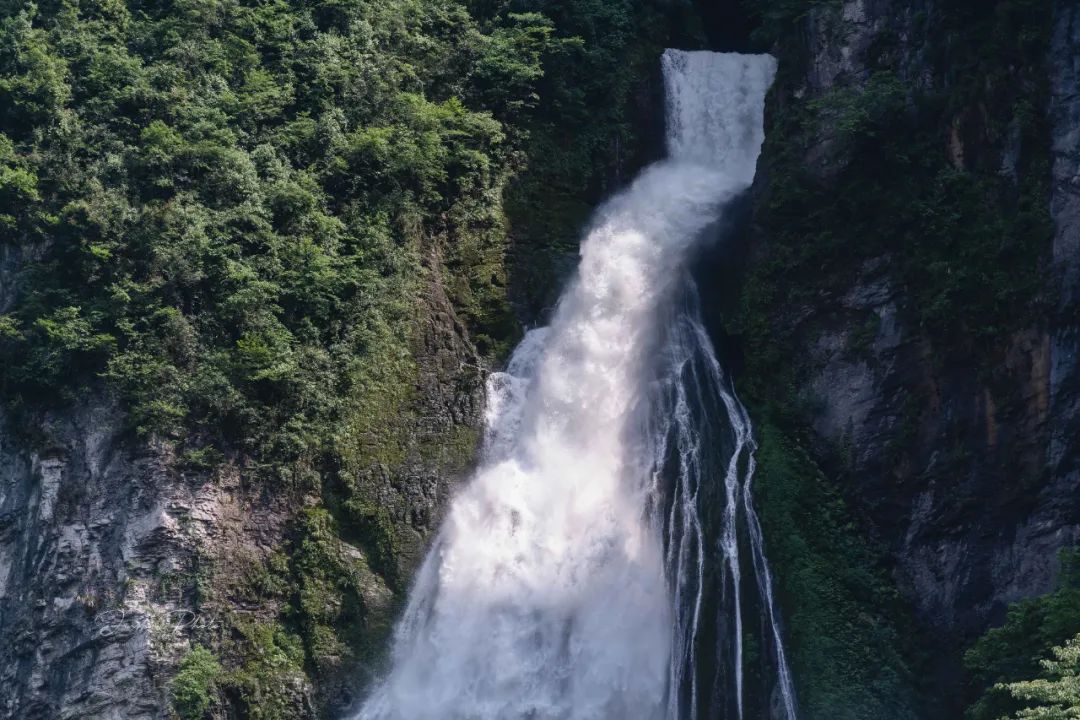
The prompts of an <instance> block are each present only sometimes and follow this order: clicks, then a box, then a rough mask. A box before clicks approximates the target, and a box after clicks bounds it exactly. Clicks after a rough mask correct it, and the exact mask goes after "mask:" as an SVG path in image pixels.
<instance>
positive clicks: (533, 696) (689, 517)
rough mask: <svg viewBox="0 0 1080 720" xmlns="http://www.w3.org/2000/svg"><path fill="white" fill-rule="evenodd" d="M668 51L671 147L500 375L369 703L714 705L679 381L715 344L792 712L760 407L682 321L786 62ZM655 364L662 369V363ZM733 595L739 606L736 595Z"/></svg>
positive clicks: (601, 221)
mask: <svg viewBox="0 0 1080 720" xmlns="http://www.w3.org/2000/svg"><path fill="white" fill-rule="evenodd" d="M663 69H664V78H665V86H666V91H667V108H666V111H667V126H668V130H667V145H668V159H667V160H665V161H663V162H659V163H656V164H654V165H652V166H650V167H649V168H647V169H646V170H644V171H643V172H642V174H641V175H640V176H639V177H638V178H637V179H636V181H635V182H634V183H633V184H632V185H631V186H630V187H629V188H627V189H626V190H625V191H623V192H622V193H620V194H619V195H617V196H615V197H614V198H612V199H611V200H610V201H608V202H607V203H606V204H605V205H604V206H603V207H602V208H601V209H600V211H599V212H598V213H597V217H596V220H595V221H594V225H593V229H592V230H591V231H590V232H589V234H588V236H587V238H586V240H585V241H584V243H583V245H582V256H581V264H580V268H579V271H578V276H577V278H576V279H575V280H574V282H573V283H572V284H571V285H570V286H569V287H568V289H567V290H566V292H565V293H564V295H563V298H562V300H561V301H560V303H559V307H558V309H557V311H556V313H555V315H554V318H553V320H552V322H551V325H550V326H549V327H548V328H544V329H540V330H534V331H531V332H530V333H528V334H527V335H526V337H525V339H524V340H523V341H522V343H521V344H520V345H519V346H518V348H517V350H516V351H515V352H514V355H513V357H512V359H511V361H510V363H509V365H508V367H507V369H506V371H505V372H501V373H494V374H493V375H492V376H491V377H490V379H489V381H488V416H487V423H488V431H487V437H486V443H485V448H484V454H483V458H482V462H481V465H480V467H479V469H478V470H477V472H476V474H475V476H474V477H473V478H472V480H471V481H470V482H469V484H468V485H467V486H466V487H465V488H464V489H463V490H462V492H461V493H460V495H458V496H457V497H456V498H455V499H454V501H453V503H452V505H451V508H450V511H449V514H448V516H447V518H446V520H445V522H444V525H443V527H442V529H441V531H440V533H439V535H438V537H437V539H436V541H435V544H434V547H433V548H432V550H431V552H430V553H429V555H428V557H427V558H426V560H425V562H424V564H423V566H422V568H421V570H420V573H419V574H418V577H417V580H416V585H415V587H414V588H413V590H412V593H411V595H410V598H409V603H408V606H407V608H406V611H405V614H404V617H403V619H402V621H401V624H400V625H399V627H398V630H397V633H396V637H395V645H394V650H393V658H392V667H391V669H390V671H389V674H388V675H387V677H386V678H385V679H384V680H383V681H382V682H380V683H379V684H378V685H377V686H376V687H375V688H374V690H373V692H372V694H371V696H370V697H369V698H368V699H367V700H366V702H365V703H364V704H363V706H362V707H361V709H360V711H359V714H358V716H357V717H358V718H359V719H360V720H556V719H558V720H654V719H655V720H660V719H661V718H665V719H667V720H684V719H685V718H696V717H697V713H698V710H697V708H698V704H699V701H698V698H697V695H698V693H697V690H696V689H694V691H693V692H692V693H691V694H690V695H689V696H687V695H686V691H685V690H684V688H685V687H686V683H687V679H688V671H687V668H690V671H689V675H693V674H694V673H693V668H694V657H693V655H694V652H695V649H694V648H695V638H696V628H697V623H698V617H697V616H699V615H700V604H701V600H700V599H701V597H702V594H703V592H704V590H703V586H704V583H703V580H702V578H703V575H702V573H703V569H702V568H703V566H704V564H705V563H706V562H707V561H709V559H708V558H707V555H708V554H709V553H708V552H707V548H705V546H704V543H705V542H706V541H705V533H704V531H703V530H702V525H701V523H700V522H699V521H698V518H697V513H698V508H697V507H695V502H696V497H697V493H696V486H697V485H698V484H700V482H701V479H702V478H701V476H700V469H694V465H695V461H694V458H693V457H691V455H692V454H693V453H694V452H695V449H694V448H693V447H692V446H693V438H694V437H695V435H694V430H693V428H691V427H689V415H688V414H686V413H683V414H682V415H680V413H681V412H682V411H681V410H679V409H678V408H677V407H675V406H676V405H677V404H678V403H677V402H676V403H675V404H674V405H672V403H671V402H670V399H671V398H672V397H675V396H677V395H678V389H679V388H681V389H682V391H683V394H684V395H685V391H686V388H687V387H688V386H687V385H686V383H685V382H684V379H683V378H684V376H685V374H686V373H685V369H686V367H687V366H688V363H689V362H690V361H691V358H692V356H694V355H695V354H699V353H702V352H704V353H706V354H707V357H708V359H709V360H710V361H711V363H712V365H710V367H714V371H715V373H716V377H715V382H714V383H713V384H712V385H711V386H710V387H712V388H714V389H715V392H718V393H721V394H722V397H723V407H724V409H725V412H726V413H727V414H728V416H729V422H730V427H731V428H732V431H733V432H734V433H735V435H736V444H737V448H736V449H735V451H734V452H733V453H732V457H731V460H730V463H729V466H730V469H729V471H728V472H727V477H726V486H725V487H726V506H725V507H726V510H725V512H726V515H725V517H726V518H729V520H730V522H728V521H727V520H725V524H724V527H723V530H722V532H721V536H722V537H721V539H720V542H721V547H720V549H719V550H720V554H721V555H722V556H723V560H724V562H725V563H726V566H727V567H728V568H729V569H730V571H731V572H732V573H734V574H736V581H735V584H734V587H735V588H736V592H737V588H738V581H737V573H738V571H739V561H738V542H737V533H736V527H737V520H738V518H739V517H740V516H741V517H743V518H744V522H748V535H749V538H750V541H751V545H752V548H753V551H752V554H753V562H754V568H755V571H756V573H755V574H756V576H757V579H758V584H759V589H760V590H761V595H762V597H763V602H762V606H763V608H767V610H766V612H767V615H768V623H769V627H770V628H771V629H772V632H773V633H775V638H776V642H775V646H776V652H775V654H776V655H777V663H776V665H777V672H778V675H779V676H780V677H779V679H778V680H777V683H776V684H777V687H778V689H779V691H780V694H781V695H782V696H783V697H784V700H785V702H786V703H788V705H787V711H786V718H785V720H794V699H793V693H791V682H790V673H789V672H788V670H787V664H786V661H785V660H784V657H783V649H782V645H781V644H780V642H779V639H780V635H779V628H778V625H777V623H776V617H775V610H774V608H773V606H772V601H771V594H772V589H771V580H770V579H769V574H768V568H767V566H766V564H765V557H764V553H763V552H762V548H761V532H760V527H758V525H757V521H756V515H755V514H754V510H753V505H752V502H751V497H750V494H749V481H750V475H751V473H752V458H751V457H750V454H751V453H752V449H753V440H752V437H751V430H750V425H749V421H748V419H747V417H746V413H745V410H743V409H742V406H741V405H740V404H739V403H738V401H737V400H736V399H735V396H734V393H733V392H731V391H730V390H729V386H728V384H727V383H726V381H725V380H724V378H723V376H722V372H721V370H720V366H719V364H718V363H717V362H716V359H715V357H714V355H713V352H712V347H711V345H708V338H707V336H705V334H704V331H703V330H701V326H700V323H699V322H698V320H697V314H696V312H697V311H696V306H695V309H694V314H693V316H692V317H682V319H681V321H680V322H679V323H676V324H675V325H673V326H670V327H669V323H667V322H666V321H665V318H666V315H665V313H670V311H671V309H672V307H673V306H674V305H675V304H676V303H677V298H679V297H682V296H683V295H685V282H686V280H687V274H686V272H685V264H686V260H687V256H688V251H689V250H690V249H691V247H692V246H693V244H694V243H695V241H697V240H698V239H699V238H700V237H701V236H702V235H703V233H704V231H705V230H706V229H707V228H708V227H709V226H710V225H712V224H714V223H715V222H716V221H717V220H718V219H719V217H720V214H721V211H722V209H723V207H724V205H725V204H726V203H727V202H728V201H730V200H731V199H732V198H733V197H734V196H736V195H737V194H738V193H740V192H741V191H743V190H745V189H746V188H747V187H748V186H749V185H750V183H751V181H752V180H753V177H754V171H755V166H756V163H757V156H758V153H759V151H760V147H761V143H762V140H763V108H764V98H765V93H766V92H767V90H768V88H769V85H770V84H771V82H772V78H773V75H774V73H775V61H774V60H773V59H772V58H771V57H769V56H746V55H736V54H718V53H706V52H681V51H672V50H669V51H667V52H665V53H664V56H663ZM688 323H689V324H688ZM687 328H692V329H693V331H694V332H692V333H689V334H688V333H687V332H685V331H686V329H687ZM691 336H692V337H691ZM658 359H666V361H663V360H662V361H661V362H659V363H658ZM658 373H660V374H661V375H665V376H666V379H665V381H663V382H660V383H657V382H655V379H656V377H657V374H658ZM684 404H685V399H684ZM680 417H682V420H680V419H679V418H680ZM643 418H645V419H644V420H643ZM673 444H674V445H678V446H679V454H680V458H681V459H680V460H679V462H678V467H679V470H678V478H677V479H676V481H675V484H676V487H675V488H674V489H671V488H665V487H664V482H663V481H662V479H661V475H662V473H661V472H660V470H659V466H660V465H661V464H663V463H664V462H665V460H664V457H665V454H666V452H667V450H666V449H667V448H668V447H669V446H672V445H673ZM744 455H746V458H744V459H743V460H742V461H740V458H742V457H743V456H744ZM740 462H741V463H742V467H741V468H740ZM687 468H691V469H690V470H689V471H688V470H687ZM690 485H694V488H691V487H690ZM740 500H741V503H740ZM668 508H670V510H669V509H668ZM740 508H741V510H740ZM669 513H670V517H668V516H669ZM675 515H678V516H679V517H678V519H677V521H672V518H674V517H675ZM695 594H696V595H695ZM766 596H768V599H764V598H765V597H766ZM695 604H696V607H695ZM735 612H736V614H737V616H738V617H739V620H737V623H736V625H737V627H741V612H742V610H741V605H740V604H739V603H738V601H736V602H735ZM735 635H736V636H735V637H734V638H731V639H730V642H732V643H735V644H737V645H739V647H740V649H739V650H738V654H737V655H736V661H735V668H736V673H735V674H736V676H737V678H738V680H737V687H738V690H737V692H738V694H739V695H740V697H739V700H738V709H739V710H738V712H739V716H740V717H741V715H742V699H741V693H742V680H741V677H742V670H741V642H742V639H741V631H739V632H737V633H735ZM691 682H696V681H691ZM683 696H686V697H688V698H689V699H685V698H684V699H680V697H683Z"/></svg>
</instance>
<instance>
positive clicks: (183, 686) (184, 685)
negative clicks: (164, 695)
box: [169, 645, 222, 720]
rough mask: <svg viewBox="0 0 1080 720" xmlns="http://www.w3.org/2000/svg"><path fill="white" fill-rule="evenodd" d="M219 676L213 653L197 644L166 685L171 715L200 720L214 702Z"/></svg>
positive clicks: (186, 719) (219, 671) (183, 718)
mask: <svg viewBox="0 0 1080 720" xmlns="http://www.w3.org/2000/svg"><path fill="white" fill-rule="evenodd" d="M221 674H222V669H221V663H219V662H218V661H217V658H215V657H214V654H213V653H211V652H210V651H209V650H207V649H206V648H204V647H202V646H200V645H196V646H195V647H193V648H192V649H191V650H190V651H188V653H187V655H185V656H184V659H183V660H181V661H180V669H179V670H178V671H177V673H176V675H175V676H174V677H173V679H172V681H171V682H170V683H169V694H170V696H171V697H172V709H173V712H175V713H176V714H177V715H178V716H179V717H180V718H181V720H202V718H203V717H204V716H205V715H206V711H207V710H209V709H210V705H211V703H212V702H213V698H214V696H215V694H216V692H217V688H216V684H217V681H218V679H219V678H220V677H221Z"/></svg>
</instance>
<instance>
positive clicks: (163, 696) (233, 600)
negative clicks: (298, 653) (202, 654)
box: [0, 248, 483, 720]
mask: <svg viewBox="0 0 1080 720" xmlns="http://www.w3.org/2000/svg"><path fill="white" fill-rule="evenodd" d="M3 253H4V254H3V255H2V256H0V301H4V302H5V303H6V302H7V301H8V300H10V298H11V297H13V296H14V294H15V292H16V286H17V279H18V270H19V268H20V267H21V266H22V262H23V261H24V260H25V258H24V257H22V256H21V255H20V253H19V252H18V251H15V250H12V249H10V248H8V249H3ZM437 262H438V259H437V258H433V264H435V267H432V268H429V269H428V272H427V276H428V279H429V281H428V284H427V286H426V288H425V291H424V292H423V294H422V297H423V302H422V303H421V305H420V306H419V307H418V310H417V315H416V332H415V340H414V342H413V355H414V362H415V366H416V375H415V383H416V386H415V387H414V388H412V389H411V390H410V391H409V392H408V393H406V395H407V396H408V397H410V398H412V400H411V401H410V403H409V405H408V407H405V408H403V409H402V412H401V414H400V415H399V416H396V417H393V418H390V419H388V420H386V421H385V422H386V424H388V425H394V431H393V433H391V436H392V437H393V438H394V441H395V443H400V445H397V446H395V453H396V455H397V461H396V462H394V463H392V464H387V463H375V464H373V465H371V466H370V467H369V468H368V469H366V470H364V471H362V472H360V473H359V474H358V477H355V478H353V479H352V480H351V481H350V482H352V483H355V484H356V485H358V486H360V488H361V494H362V496H363V497H364V498H365V499H366V500H367V501H368V502H370V503H374V504H375V505H377V506H378V507H379V508H380V510H381V512H383V513H385V516H386V517H387V518H388V520H389V522H390V523H391V525H392V533H393V542H394V552H395V556H394V557H395V561H396V563H397V572H396V573H395V574H396V575H397V577H398V578H408V577H409V575H410V574H411V571H412V568H413V566H414V565H415V564H416V563H417V562H418V561H419V559H420V557H421V555H422V553H423V550H424V548H425V546H426V542H427V538H428V536H429V535H430V533H431V532H433V531H434V529H436V528H437V527H438V521H439V518H440V516H441V512H442V508H443V507H444V505H445V503H446V500H447V498H448V497H449V495H450V493H451V492H452V489H453V487H454V484H455V482H456V480H457V479H458V478H459V477H460V476H461V473H462V472H463V471H464V469H465V468H466V467H467V466H468V464H469V463H470V461H471V459H472V455H473V452H474V451H475V447H476V442H477V439H478V437H479V428H480V425H481V416H482V411H483V382H482V377H483V370H482V368H481V363H480V360H479V359H478V357H477V355H476V352H475V350H474V349H473V348H472V345H471V344H470V342H469V340H468V333H467V331H466V329H465V328H464V327H463V326H462V325H461V323H460V322H459V321H458V320H457V317H456V315H455V312H454V308H453V307H452V305H451V303H450V302H449V301H448V300H447V298H446V294H445V292H443V291H442V289H441V285H440V284H439V282H438V277H439V270H438V266H437ZM0 309H2V308H0ZM245 463H246V461H245V459H244V458H242V457H239V456H236V457H231V458H229V459H228V460H227V461H226V462H225V463H224V464H222V465H220V466H218V467H216V468H214V469H213V470H210V469H191V465H190V463H185V462H184V461H183V459H182V458H178V457H176V456H175V453H174V450H173V448H172V447H171V446H170V445H169V444H167V443H163V442H158V441H153V440H146V439H141V438H138V437H136V436H134V435H133V434H132V433H131V432H130V431H129V430H128V426H127V424H126V423H125V417H124V413H123V410H122V408H120V407H119V406H118V404H117V403H116V402H114V401H113V400H112V399H111V397H110V396H109V395H108V393H107V392H106V391H104V390H96V391H88V392H87V394H86V395H85V396H84V397H82V398H81V399H80V400H79V401H77V402H75V403H73V404H72V405H70V406H68V407H64V408H59V409H55V410H51V411H39V412H37V413H36V414H33V413H27V414H26V415H24V416H20V418H19V419H18V422H16V421H15V420H14V419H13V418H11V417H9V416H7V415H3V416H0V718H11V719H12V720H15V719H16V718H17V719H18V720H57V719H61V718H72V719H74V718H79V719H80V720H91V719H99V720H119V719H120V718H123V719H124V720H157V719H159V718H166V717H169V716H170V712H169V707H170V703H169V697H168V681H169V680H170V678H171V677H173V676H174V674H175V672H176V670H177V666H178V662H179V661H180V659H181V658H182V657H183V656H184V654H185V653H186V652H187V651H188V649H189V648H190V647H191V646H192V643H193V642H195V641H198V642H200V643H204V644H207V645H211V646H214V645H215V643H216V642H217V640H215V638H220V637H221V636H222V634H223V633H224V634H225V640H227V639H228V633H230V632H232V630H231V628H234V627H244V626H262V627H270V628H273V627H276V625H275V623H277V622H278V621H279V620H280V618H281V616H282V613H283V612H284V611H285V606H286V603H287V602H288V601H289V598H290V592H291V590H289V589H286V590H285V591H284V592H281V591H279V592H271V593H266V594H260V593H259V592H252V583H253V582H254V581H253V580H252V578H253V577H260V576H265V574H266V572H267V570H266V568H268V567H272V566H273V563H274V562H275V558H283V557H286V558H287V556H288V553H289V552H290V548H292V547H293V545H294V544H295V542H296V540H295V538H293V537H292V535H293V534H294V533H295V526H296V522H297V518H298V514H299V513H301V512H302V511H304V510H305V508H312V507H319V506H321V505H322V504H323V502H324V500H323V499H321V498H320V496H319V493H318V489H317V486H316V487H312V486H310V485H307V486H304V485H303V484H302V483H293V484H284V485H281V484H279V485H274V486H267V485H264V484H263V481H259V480H256V477H255V476H254V475H253V474H252V472H251V471H249V470H246V469H245V467H246V465H245ZM330 542H331V544H332V545H333V549H332V550H333V552H334V553H335V554H336V555H339V557H340V558H341V563H342V565H343V566H344V567H347V568H350V570H349V572H350V573H351V574H352V577H353V578H354V580H355V582H356V587H357V592H358V594H359V596H360V597H359V598H358V599H357V600H356V601H357V602H359V603H360V604H361V605H362V606H363V607H364V612H365V618H366V622H368V623H369V624H370V623H374V622H375V621H376V619H377V620H378V623H380V624H381V626H380V629H379V630H378V633H376V634H377V637H372V642H373V643H376V644H378V645H380V646H381V644H382V643H383V641H384V639H385V625H386V623H387V622H389V618H390V617H392V613H393V608H394V607H395V596H394V593H393V592H392V590H391V589H390V587H388V584H387V583H388V581H387V579H386V578H384V577H382V576H380V575H378V574H377V573H374V572H372V571H371V569H370V567H369V565H370V563H369V560H370V558H368V557H367V556H366V554H365V551H364V550H362V549H361V548H359V547H357V546H356V545H353V544H350V542H348V541H347V540H346V539H345V538H336V539H332V540H331V541H330ZM281 572H285V573H286V575H284V576H280V575H279V576H278V580H276V581H275V582H278V583H279V584H280V582H281V581H282V580H283V579H284V580H286V581H287V578H288V575H287V573H288V572H289V571H288V570H287V569H286V570H284V571H281ZM372 632H374V631H372ZM226 655H228V653H226ZM377 655H378V652H375V653H371V652H369V653H368V654H366V655H363V656H362V657H360V658H358V659H354V660H353V661H350V662H345V663H342V664H340V665H339V666H338V667H337V669H336V671H333V672H329V673H324V674H323V675H322V676H320V678H319V682H320V686H319V687H317V688H316V687H314V686H313V684H312V681H311V679H310V678H309V677H308V676H306V675H305V674H304V673H303V672H302V671H301V670H300V668H299V667H297V668H296V669H295V670H287V671H283V673H282V675H281V676H280V678H276V679H275V682H277V681H278V680H280V682H281V683H282V684H283V685H285V686H286V687H283V688H280V689H279V690H280V692H281V693H282V694H283V695H284V697H285V703H286V704H287V705H289V707H290V708H291V709H290V710H289V717H294V718H304V717H315V716H316V715H317V714H319V711H318V709H317V706H318V705H320V704H321V705H323V706H324V707H341V706H342V705H347V704H349V702H351V699H352V698H353V697H354V694H355V691H356V690H357V689H358V684H359V681H361V680H362V678H363V677H364V673H363V668H362V667H357V665H356V663H357V662H360V663H364V662H368V663H370V662H372V659H373V657H375V656H377ZM238 661H239V662H243V658H242V657H239V658H238V657H236V656H235V655H233V656H231V657H229V658H227V659H225V663H226V665H227V666H228V665H229V664H230V663H235V662H238ZM233 667H235V664H234V665H233Z"/></svg>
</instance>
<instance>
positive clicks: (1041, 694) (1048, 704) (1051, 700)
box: [1003, 635, 1080, 720]
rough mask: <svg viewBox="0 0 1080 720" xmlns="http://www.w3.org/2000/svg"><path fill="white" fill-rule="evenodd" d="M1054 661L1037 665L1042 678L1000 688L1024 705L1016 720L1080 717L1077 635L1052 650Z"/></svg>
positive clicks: (1079, 666) (1058, 719) (1050, 660)
mask: <svg viewBox="0 0 1080 720" xmlns="http://www.w3.org/2000/svg"><path fill="white" fill-rule="evenodd" d="M1050 652H1051V655H1052V656H1053V659H1047V660H1043V661H1042V662H1041V663H1040V664H1041V665H1042V668H1043V673H1044V675H1045V677H1042V678H1038V679H1036V680H1025V681H1023V682H1015V683H1009V684H1008V685H1005V686H1003V689H1005V690H1007V691H1008V692H1009V694H1010V695H1012V697H1014V698H1015V699H1016V700H1018V701H1021V702H1022V703H1023V704H1024V708H1023V709H1022V710H1019V711H1017V713H1016V715H1015V717H1016V718H1018V719H1023V718H1027V719H1029V720H1069V718H1078V717H1080V635H1077V636H1076V637H1074V638H1072V639H1071V640H1069V641H1068V642H1067V643H1065V645H1063V646H1062V647H1055V648H1052V649H1051V651H1050Z"/></svg>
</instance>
